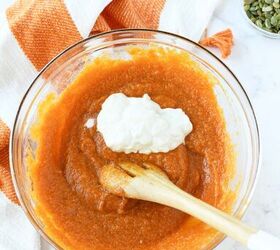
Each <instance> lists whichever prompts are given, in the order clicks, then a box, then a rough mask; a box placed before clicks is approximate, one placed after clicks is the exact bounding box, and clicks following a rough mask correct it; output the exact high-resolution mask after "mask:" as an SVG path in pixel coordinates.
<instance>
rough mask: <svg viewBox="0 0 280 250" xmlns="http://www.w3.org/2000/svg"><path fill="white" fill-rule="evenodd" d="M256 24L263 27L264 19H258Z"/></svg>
mask: <svg viewBox="0 0 280 250" xmlns="http://www.w3.org/2000/svg"><path fill="white" fill-rule="evenodd" d="M256 25H257V26H258V27H260V28H262V27H263V24H262V21H261V20H257V21H256Z"/></svg>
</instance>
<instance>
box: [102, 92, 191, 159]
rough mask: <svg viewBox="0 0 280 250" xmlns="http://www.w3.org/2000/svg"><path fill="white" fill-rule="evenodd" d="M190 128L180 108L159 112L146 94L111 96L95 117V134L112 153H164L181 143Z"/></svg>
mask: <svg viewBox="0 0 280 250" xmlns="http://www.w3.org/2000/svg"><path fill="white" fill-rule="evenodd" d="M192 128H193V126H192V123H191V121H190V119H189V117H188V116H187V115H186V114H185V113H184V111H183V110H182V109H179V108H178V109H173V108H165V109H162V108H161V107H160V106H159V104H157V103H156V102H154V101H152V100H151V98H150V97H149V95H147V94H145V95H144V96H143V97H127V96H126V95H124V94H122V93H116V94H112V95H110V96H109V97H108V98H107V99H106V100H105V101H104V103H103V104H102V109H101V111H100V113H99V114H98V116H97V131H99V132H100V133H101V134H102V136H103V138H104V141H105V143H106V145H107V147H109V148H110V149H111V150H113V151H115V152H125V153H143V154H150V153H159V152H165V153H166V152H168V151H170V150H173V149H175V148H176V147H178V146H179V145H180V144H182V143H184V140H185V137H186V136H187V135H188V134H189V133H190V132H191V131H192Z"/></svg>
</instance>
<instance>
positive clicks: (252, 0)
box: [244, 0, 280, 33]
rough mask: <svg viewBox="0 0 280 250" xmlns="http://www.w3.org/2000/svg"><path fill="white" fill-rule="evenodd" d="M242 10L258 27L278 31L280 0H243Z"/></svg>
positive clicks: (279, 26) (279, 27)
mask: <svg viewBox="0 0 280 250" xmlns="http://www.w3.org/2000/svg"><path fill="white" fill-rule="evenodd" d="M244 10H245V12H246V14H247V16H248V17H249V19H250V20H251V22H252V23H254V24H255V25H257V26H258V27H259V28H262V29H264V30H266V31H269V32H273V33H278V32H280V0H244Z"/></svg>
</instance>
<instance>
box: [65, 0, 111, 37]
mask: <svg viewBox="0 0 280 250" xmlns="http://www.w3.org/2000/svg"><path fill="white" fill-rule="evenodd" d="M111 1H112V0H87V1H77V0H64V4H65V6H66V8H67V10H68V12H69V14H70V16H71V17H72V19H73V21H74V23H75V25H76V27H77V29H78V30H79V32H80V34H81V36H82V37H83V38H86V37H87V36H88V35H89V33H90V31H91V29H92V27H93V26H94V24H95V22H96V19H97V18H98V16H99V15H100V13H101V12H102V11H103V9H104V8H105V7H106V6H107V5H108V4H109V3H110V2H111Z"/></svg>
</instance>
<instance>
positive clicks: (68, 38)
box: [0, 0, 218, 203]
mask: <svg viewBox="0 0 280 250" xmlns="http://www.w3.org/2000/svg"><path fill="white" fill-rule="evenodd" d="M217 1H218V0H209V1H207V2H205V1H204V0H188V1H180V0H153V1H150V0H137V1H135V0H113V1H110V0H103V1H98V0H87V1H77V0H65V1H63V0H20V1H17V2H15V3H14V4H13V5H12V6H11V7H9V8H8V9H7V10H6V13H5V17H4V21H3V22H4V24H3V26H4V28H3V29H4V31H5V32H6V33H4V36H3V37H1V36H0V53H1V59H0V75H1V77H2V75H3V76H4V77H3V78H2V80H0V81H2V82H0V91H1V92H0V107H1V109H0V117H1V118H2V119H3V120H4V121H5V122H6V123H7V124H8V126H9V127H11V126H12V120H13V118H14V114H15V112H16V109H17V106H18V103H19V101H20V99H21V97H22V95H23V93H24V92H25V90H26V88H27V86H28V84H30V83H31V81H32V79H33V78H34V77H35V75H36V74H37V72H38V71H39V70H40V69H41V68H42V67H43V66H44V65H45V64H46V63H47V62H48V61H50V60H51V59H52V58H53V57H54V56H55V55H56V54H58V53H59V52H61V51H62V50H63V49H65V48H66V47H68V46H69V45H71V44H72V43H75V42H77V41H78V40H81V39H82V38H85V37H87V36H88V35H90V34H95V33H99V32H103V31H108V30H111V29H117V28H129V27H130V28H151V29H157V28H160V29H163V30H168V31H171V32H175V33H179V34H181V35H186V36H188V37H190V38H192V39H194V40H198V39H199V37H200V36H201V34H202V32H203V30H204V29H205V26H206V24H207V22H208V21H209V19H210V17H211V13H212V12H213V10H214V8H215V6H216V4H217ZM202 2H203V8H201V5H202ZM197 10H199V11H197ZM195 15H196V16H195ZM178 16H179V17H180V19H178ZM191 21H195V22H197V23H198V24H197V25H196V26H195V25H194V24H193V23H194V22H192V25H186V24H187V23H188V22H191ZM198 21H199V22H198ZM0 25H1V24H0ZM1 46H2V47H1ZM2 52H3V53H2ZM3 60H5V61H3ZM2 89H3V90H2ZM8 138H9V128H8V127H7V126H6V125H5V124H4V122H2V121H0V189H1V190H2V191H3V192H4V193H5V194H6V196H7V197H8V198H9V199H10V200H11V201H13V202H15V203H18V200H17V198H16V195H15V192H14V190H13V185H12V181H11V176H10V173H9V163H8Z"/></svg>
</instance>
